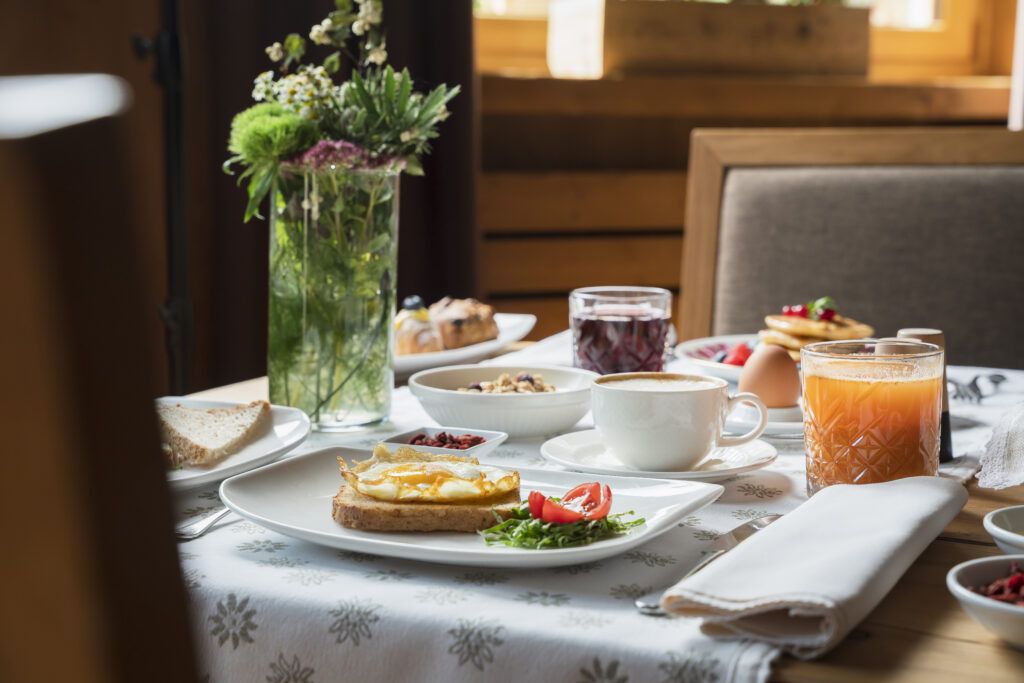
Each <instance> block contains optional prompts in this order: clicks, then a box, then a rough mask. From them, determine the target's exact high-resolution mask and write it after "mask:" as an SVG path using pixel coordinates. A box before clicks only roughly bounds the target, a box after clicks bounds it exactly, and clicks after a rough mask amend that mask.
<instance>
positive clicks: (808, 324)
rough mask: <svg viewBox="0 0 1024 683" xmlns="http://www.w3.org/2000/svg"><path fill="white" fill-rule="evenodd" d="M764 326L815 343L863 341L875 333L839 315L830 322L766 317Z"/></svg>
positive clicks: (793, 316)
mask: <svg viewBox="0 0 1024 683" xmlns="http://www.w3.org/2000/svg"><path fill="white" fill-rule="evenodd" d="M764 324H765V325H767V326H768V329H770V330H775V331H777V332H783V333H785V334H788V335H792V336H796V337H809V338H812V339H814V340H815V341H842V340H844V339H864V338H865V337H870V336H871V335H872V334H874V333H875V330H874V328H873V327H871V326H870V325H866V324H864V323H862V322H859V321H857V320H854V319H853V318H847V317H845V316H842V315H839V314H838V313H837V314H836V315H835V316H834V317H833V318H831V319H830V320H813V319H811V318H803V317H800V316H795V315H768V316H765V319H764Z"/></svg>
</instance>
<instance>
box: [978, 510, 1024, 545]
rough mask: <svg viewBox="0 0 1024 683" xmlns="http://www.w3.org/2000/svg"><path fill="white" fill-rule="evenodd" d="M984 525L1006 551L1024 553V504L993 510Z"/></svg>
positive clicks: (984, 520)
mask: <svg viewBox="0 0 1024 683" xmlns="http://www.w3.org/2000/svg"><path fill="white" fill-rule="evenodd" d="M982 525H983V526H984V527H985V531H987V532H988V535H989V536H991V537H992V540H993V541H995V542H996V545H997V546H999V549H1000V550H1002V551H1003V552H1004V553H1024V505H1013V506H1011V507H1007V508H999V509H998V510H993V511H992V512H990V513H988V514H987V515H985V519H983V520H982Z"/></svg>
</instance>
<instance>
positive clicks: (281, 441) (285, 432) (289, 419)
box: [157, 396, 310, 490]
mask: <svg viewBox="0 0 1024 683" xmlns="http://www.w3.org/2000/svg"><path fill="white" fill-rule="evenodd" d="M157 402H158V403H170V404H172V405H173V404H176V403H180V404H181V405H183V406H186V407H188V408H199V409H202V408H230V407H232V406H236V405H238V404H237V403H231V402H227V401H200V400H197V399H194V398H185V397H182V396H167V397H164V398H160V399H157ZM309 429H310V424H309V418H308V417H306V414H305V413H304V412H302V411H301V410H299V409H298V408H289V407H286V406H277V405H271V406H270V428H269V429H267V431H266V432H264V434H263V435H262V436H260V438H258V439H256V440H255V441H253V442H252V443H250V444H248V445H246V446H245V447H244V448H242V449H241V450H240V451H238V452H237V453H232V454H231V455H229V456H227V457H226V458H224V459H223V460H221V461H220V462H218V463H217V464H215V465H213V466H212V467H182V468H181V469H177V470H168V472H167V483H168V484H169V485H170V487H171V489H174V490H182V489H191V488H195V487H197V486H203V485H205V484H214V483H216V482H218V481H222V480H224V479H227V478H228V477H231V476H234V475H236V474H240V473H242V472H245V471H247V470H251V469H253V468H254V467H259V466H260V465H266V464H267V463H268V462H271V461H272V460H275V459H276V458H279V457H281V456H282V455H284V454H285V453H287V452H288V451H290V450H292V449H293V448H295V447H296V446H298V445H299V444H300V443H302V442H303V441H305V440H306V437H307V436H309Z"/></svg>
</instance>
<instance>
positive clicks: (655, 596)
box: [633, 515, 782, 617]
mask: <svg viewBox="0 0 1024 683" xmlns="http://www.w3.org/2000/svg"><path fill="white" fill-rule="evenodd" d="M781 518H782V515H765V516H764V517H758V518H757V519H752V520H750V521H749V522H744V523H743V524H740V525H739V526H738V527H736V528H735V529H733V530H732V531H727V532H725V533H724V534H722V535H721V536H719V537H718V538H716V539H715V541H714V544H713V547H714V550H708V551H706V552H705V553H704V557H703V558H702V559H701V561H700V562H698V563H697V564H696V565H694V566H693V568H692V569H690V571H688V572H686V574H684V575H683V576H682V577H681V578H680V579H679V580H678V581H676V583H678V582H679V581H682V580H683V579H686V578H689V577H691V576H693V575H694V574H696V573H697V572H699V571H700V570H701V569H704V567H706V566H708V565H709V564H711V563H712V562H714V561H715V560H717V559H718V558H719V557H721V556H722V555H724V554H725V553H727V552H729V551H730V550H732V549H733V548H735V547H736V546H738V545H739V544H740V542H741V541H745V540H746V539H748V538H750V537H751V536H753V535H754V534H756V533H757V532H758V531H760V530H761V529H764V528H765V527H766V526H768V525H769V524H771V523H772V522H774V521H776V520H778V519H781ZM672 585H675V584H672ZM668 588H669V587H665V588H661V589H658V590H656V591H652V592H650V593H648V594H646V595H642V596H640V597H639V598H637V599H636V600H635V601H634V602H633V604H634V605H636V609H637V611H638V612H640V614H645V615H647V616H649V617H666V616H668V614H666V613H665V610H663V609H662V608H661V596H662V594H663V593H664V592H665V591H666V590H668Z"/></svg>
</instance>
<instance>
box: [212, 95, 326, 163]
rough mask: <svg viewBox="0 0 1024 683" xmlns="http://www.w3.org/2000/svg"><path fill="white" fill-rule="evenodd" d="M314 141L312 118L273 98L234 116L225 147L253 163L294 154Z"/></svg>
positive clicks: (247, 161)
mask: <svg viewBox="0 0 1024 683" xmlns="http://www.w3.org/2000/svg"><path fill="white" fill-rule="evenodd" d="M316 141H317V131H316V127H315V126H314V124H313V123H312V122H311V121H309V120H308V119H304V118H303V117H301V116H299V115H297V114H293V113H292V112H290V111H288V110H286V109H285V108H284V107H282V106H281V105H280V104H278V103H276V102H266V103H263V104H257V105H254V106H252V107H249V108H248V109H246V110H244V111H242V112H240V113H239V114H238V115H237V116H235V118H234V120H233V121H232V122H231V136H230V138H229V140H228V149H229V150H230V151H231V153H232V154H235V155H237V156H238V157H240V159H239V160H240V161H243V162H244V163H246V164H249V165H253V166H256V165H260V164H264V163H268V162H274V161H278V160H280V159H283V158H286V157H289V156H293V155H295V154H296V153H298V152H301V151H303V150H305V149H308V148H309V147H310V146H311V145H312V144H313V143H314V142H316Z"/></svg>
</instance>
